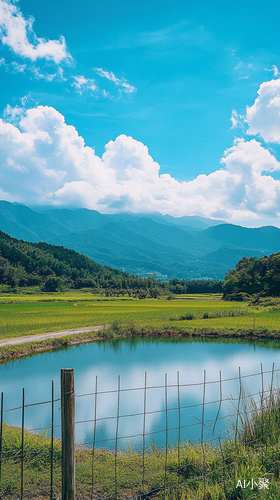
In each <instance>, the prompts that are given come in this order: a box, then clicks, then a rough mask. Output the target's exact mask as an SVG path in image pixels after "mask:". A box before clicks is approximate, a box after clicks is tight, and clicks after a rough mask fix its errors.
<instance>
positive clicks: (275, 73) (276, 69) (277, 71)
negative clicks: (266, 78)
mask: <svg viewBox="0 0 280 500" xmlns="http://www.w3.org/2000/svg"><path fill="white" fill-rule="evenodd" d="M272 71H273V75H274V76H278V75H279V70H278V68H277V66H275V64H273V66H272Z"/></svg>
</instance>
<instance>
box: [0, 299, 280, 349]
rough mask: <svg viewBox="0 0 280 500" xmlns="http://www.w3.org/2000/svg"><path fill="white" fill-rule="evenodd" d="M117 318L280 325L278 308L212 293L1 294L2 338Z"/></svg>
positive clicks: (185, 325) (183, 325) (179, 324)
mask: <svg viewBox="0 0 280 500" xmlns="http://www.w3.org/2000/svg"><path fill="white" fill-rule="evenodd" d="M116 322H118V323H122V324H126V325H128V324H129V325H131V324H133V325H135V326H137V327H141V326H145V328H149V327H150V328H151V329H153V330H155V329H156V328H159V329H162V328H168V327H169V328H173V329H174V328H175V329H176V328H179V329H180V330H182V329H183V330H186V331H191V330H193V329H199V330H200V329H210V330H211V331H213V330H216V331H217V332H221V331H223V330H237V329H245V330H248V329H252V330H268V331H280V310H278V309H273V308H263V307H262V308H261V307H257V306H248V305H247V304H246V303H240V302H225V301H222V300H221V298H220V296H217V295H213V296H209V295H205V296H185V297H184V298H182V297H178V299H176V300H163V299H145V300H137V299H128V298H115V299H113V300H112V299H106V298H104V297H97V296H93V295H92V294H81V293H67V294H61V295H59V294H44V295H43V294H41V295H13V296H0V338H2V339H3V338H9V337H17V336H22V335H30V334H31V335H32V334H36V333H44V332H51V331H57V330H61V329H68V328H69V329H71V328H75V327H85V326H92V325H108V324H112V323H116Z"/></svg>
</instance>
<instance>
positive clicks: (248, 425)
mask: <svg viewBox="0 0 280 500" xmlns="http://www.w3.org/2000/svg"><path fill="white" fill-rule="evenodd" d="M241 401H242V403H241V406H240V407H239V410H240V413H239V426H238V435H237V438H236V440H235V438H234V437H235V434H234V433H233V434H232V438H231V439H229V438H228V439H225V440H224V441H218V442H216V443H213V444H210V443H204V445H203V447H202V446H201V445H200V444H192V443H190V442H186V443H183V444H181V445H180V449H179V451H180V462H179V461H178V446H170V447H168V449H167V450H162V449H158V448H157V447H156V446H155V445H153V446H152V447H151V448H149V449H148V450H146V452H145V455H144V463H145V473H144V475H143V455H142V453H141V452H137V451H135V450H134V449H132V448H130V449H128V450H127V451H126V452H118V455H117V467H116V462H115V456H114V453H110V452H109V451H108V450H95V455H94V461H93V462H92V451H91V450H88V451H87V450H79V451H76V470H77V474H76V479H77V493H78V497H77V498H81V499H83V500H89V499H90V498H91V482H92V473H93V481H94V498H114V499H115V498H117V499H121V498H123V499H124V498H131V497H137V496H139V495H141V494H143V492H145V495H146V496H143V497H142V498H149V497H151V498H154V497H156V498H159V499H163V498H165V499H168V500H173V499H174V500H175V499H178V498H180V499H182V500H202V499H204V500H206V499H207V500H238V499H246V500H247V499H248V500H249V499H266V500H279V499H280V481H279V473H280V429H279V418H280V391H279V390H277V391H273V392H272V391H269V390H268V391H266V393H265V394H260V399H259V400H255V399H253V398H252V397H249V396H248V395H245V393H243V394H242V397H241ZM235 424H236V422H234V426H235ZM20 443H21V431H20V430H19V429H15V428H11V427H8V426H7V425H6V424H4V432H3V460H2V472H3V486H2V496H3V498H5V499H7V500H11V499H12V498H16V497H17V495H18V491H19V486H20V484H19V475H20ZM54 448H55V453H54V457H55V460H54V478H55V494H56V496H55V498H58V497H59V498H60V481H61V473H60V467H61V447H60V441H58V440H55V446H54ZM49 465H50V441H49V438H47V437H46V436H43V435H41V436H36V435H33V434H29V433H27V432H26V433H25V458H24V473H25V478H24V488H25V492H27V493H28V494H29V496H28V495H27V497H28V498H36V496H35V495H34V492H35V491H36V490H37V489H38V490H39V489H40V490H41V497H40V498H47V495H48V488H49V480H50V471H49ZM115 474H117V475H115ZM260 478H265V479H268V480H269V488H268V489H262V490H260V489H259V487H258V484H259V479H260ZM116 479H117V482H116V481H115V480H116ZM252 480H253V483H252V485H253V487H252V489H251V487H246V488H240V486H239V487H237V484H238V481H241V484H244V481H245V484H249V483H250V481H252ZM239 484H240V483H239ZM250 484H251V483H250ZM164 485H165V486H166V487H167V490H165V491H163V486H164ZM32 495H33V496H32Z"/></svg>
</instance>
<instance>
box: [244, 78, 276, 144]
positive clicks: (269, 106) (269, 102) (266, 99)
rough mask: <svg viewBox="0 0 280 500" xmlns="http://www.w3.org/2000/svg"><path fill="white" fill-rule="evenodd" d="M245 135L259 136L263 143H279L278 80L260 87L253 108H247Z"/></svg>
mask: <svg viewBox="0 0 280 500" xmlns="http://www.w3.org/2000/svg"><path fill="white" fill-rule="evenodd" d="M246 122H247V124H248V125H249V128H248V131H247V134H250V135H260V136H261V137H262V138H263V139H264V141H265V142H276V143H280V79H277V80H270V81H269V82H264V83H262V84H261V85H260V88H259V90H258V97H257V99H256V100H255V102H254V104H253V106H251V107H247V110H246Z"/></svg>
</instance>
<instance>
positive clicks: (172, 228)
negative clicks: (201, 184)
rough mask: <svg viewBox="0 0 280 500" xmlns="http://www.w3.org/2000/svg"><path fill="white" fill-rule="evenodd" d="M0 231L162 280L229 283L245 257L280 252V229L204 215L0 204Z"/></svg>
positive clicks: (2, 202) (5, 202) (0, 202)
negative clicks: (227, 276)
mask: <svg viewBox="0 0 280 500" xmlns="http://www.w3.org/2000/svg"><path fill="white" fill-rule="evenodd" d="M0 229H1V230H2V231H4V232H6V233H8V234H9V235H10V236H13V237H15V238H20V239H23V240H27V241H30V242H39V241H45V242H47V243H51V244H53V245H62V246H64V247H66V248H70V249H73V250H76V251H77V252H79V253H82V254H85V255H87V256H88V257H90V258H91V259H94V260H95V261H96V262H99V263H100V264H103V265H107V266H111V267H113V268H116V269H120V270H125V271H126V272H129V273H131V274H138V275H141V276H143V277H144V276H148V275H150V274H152V273H156V274H157V277H158V278H160V279H170V278H174V277H176V278H182V279H202V278H204V279H224V274H225V272H227V271H228V269H229V268H233V267H234V266H235V264H236V263H237V262H238V261H239V260H240V259H242V257H244V256H246V257H258V258H259V257H261V256H263V255H269V254H271V253H275V252H279V251H280V229H278V228H276V227H274V226H265V227H261V228H246V227H242V226H236V225H233V224H227V223H226V222H224V221H217V220H212V219H207V218H203V217H195V216H192V217H177V218H176V217H172V216H170V215H162V214H159V213H151V214H133V213H119V214H110V215H108V214H101V213H99V212H97V211H95V210H88V209H84V208H83V209H65V208H64V209H57V208H56V209H49V208H44V207H41V208H40V209H38V208H36V209H31V208H29V207H27V206H25V205H22V204H19V203H9V202H7V201H0Z"/></svg>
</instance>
